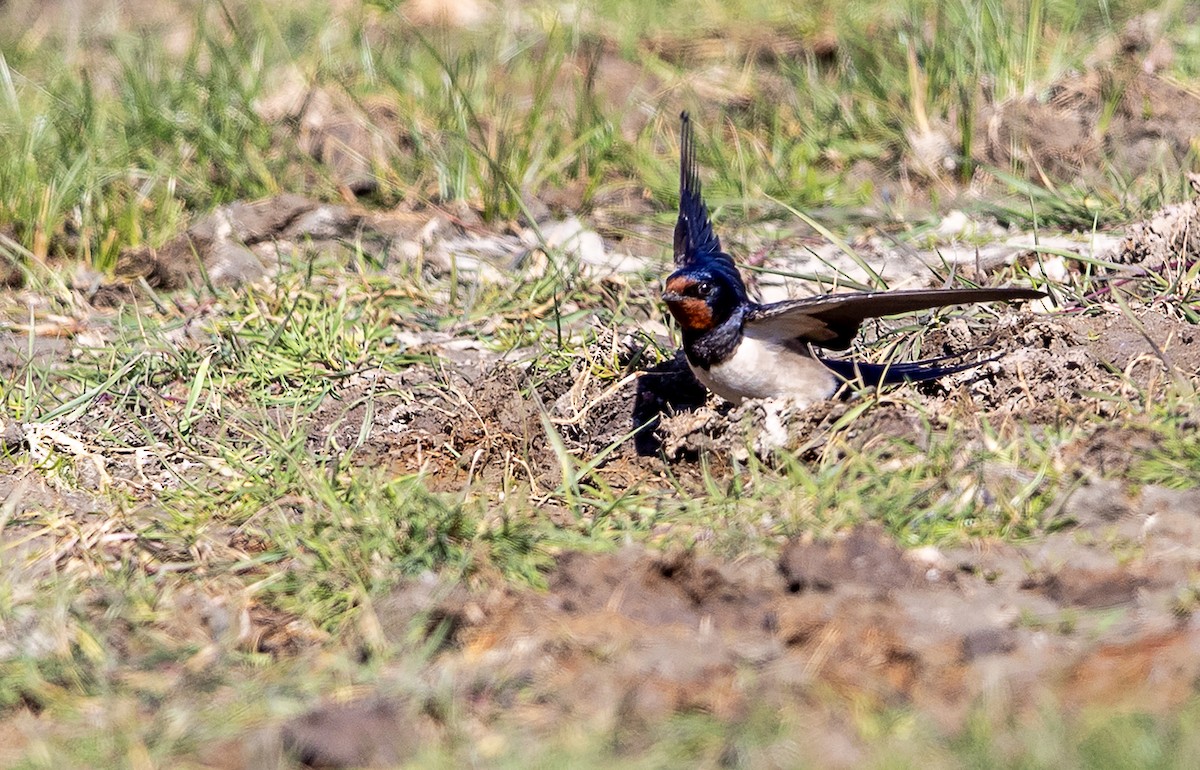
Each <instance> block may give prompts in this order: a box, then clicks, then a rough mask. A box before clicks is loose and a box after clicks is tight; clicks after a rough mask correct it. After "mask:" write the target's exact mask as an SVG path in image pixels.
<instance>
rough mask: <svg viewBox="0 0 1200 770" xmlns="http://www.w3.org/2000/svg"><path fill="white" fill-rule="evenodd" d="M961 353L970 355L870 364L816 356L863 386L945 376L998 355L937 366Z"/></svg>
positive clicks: (989, 361) (972, 366)
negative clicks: (980, 359)
mask: <svg viewBox="0 0 1200 770" xmlns="http://www.w3.org/2000/svg"><path fill="white" fill-rule="evenodd" d="M964 355H969V352H968V353H962V354H959V355H952V356H941V357H940V358H927V359H925V360H923V361H903V362H896V363H890V364H870V363H866V362H864V361H851V360H848V359H844V358H820V357H818V360H819V361H820V362H821V363H823V364H825V366H827V367H829V369H830V370H832V371H833V373H834V374H836V375H837V376H839V377H841V378H842V379H843V380H847V381H849V382H856V381H857V382H862V383H863V384H864V385H866V386H868V387H871V386H875V385H898V384H900V383H903V382H925V381H926V380H936V379H937V378H938V377H945V376H946V375H947V374H954V373H955V372H964V371H966V370H967V369H974V368H975V367H977V366H982V365H983V364H988V363H991V362H992V361H996V360H998V359H999V358H1000V356H999V355H995V356H992V357H991V358H985V359H983V360H982V361H970V362H967V363H961V364H954V365H952V366H940V365H939V364H941V362H943V361H947V360H950V359H953V358H962V356H964Z"/></svg>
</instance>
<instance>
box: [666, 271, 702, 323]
mask: <svg viewBox="0 0 1200 770" xmlns="http://www.w3.org/2000/svg"><path fill="white" fill-rule="evenodd" d="M684 280H686V279H684ZM667 288H668V290H670V291H678V289H673V288H671V287H670V285H669V284H668V286H667ZM667 307H669V308H670V309H671V315H673V316H675V320H676V321H679V325H680V326H682V327H683V329H684V331H689V332H706V331H708V330H709V329H711V328H713V313H712V308H711V307H709V306H708V303H707V302H705V301H704V300H702V299H698V298H696V297H687V298H685V299H681V300H676V301H675V302H668V303H667Z"/></svg>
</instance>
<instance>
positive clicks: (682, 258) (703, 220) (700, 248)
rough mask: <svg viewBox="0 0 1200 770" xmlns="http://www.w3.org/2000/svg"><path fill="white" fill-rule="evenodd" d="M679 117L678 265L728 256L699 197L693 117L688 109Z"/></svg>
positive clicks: (702, 200) (676, 257) (683, 265)
mask: <svg viewBox="0 0 1200 770" xmlns="http://www.w3.org/2000/svg"><path fill="white" fill-rule="evenodd" d="M679 119H680V121H681V124H682V126H681V129H680V135H679V219H678V220H677V221H676V222H675V266H676V267H691V266H692V265H695V264H702V263H704V262H706V261H708V260H711V259H714V258H724V259H729V257H728V256H726V255H725V254H723V253H722V252H721V241H720V240H719V239H718V238H717V234H716V233H715V232H713V226H712V222H710V221H709V219H708V208H707V207H705V205H704V199H703V198H702V197H700V177H699V176H698V175H697V174H696V146H695V143H694V141H693V139H692V120H691V118H689V117H688V114H687V113H686V112H685V113H683V114H682V115H680V116H679Z"/></svg>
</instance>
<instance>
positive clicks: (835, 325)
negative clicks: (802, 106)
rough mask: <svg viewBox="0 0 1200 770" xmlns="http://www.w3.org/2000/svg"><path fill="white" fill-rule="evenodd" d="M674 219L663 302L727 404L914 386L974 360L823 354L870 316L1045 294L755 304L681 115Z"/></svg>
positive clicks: (840, 345)
mask: <svg viewBox="0 0 1200 770" xmlns="http://www.w3.org/2000/svg"><path fill="white" fill-rule="evenodd" d="M680 120H681V123H682V126H681V131H680V161H679V218H678V220H677V221H676V223H675V233H674V267H675V270H674V272H672V273H671V274H670V275H669V276H668V277H667V280H666V282H665V284H664V290H663V293H662V298H663V300H664V301H665V302H666V304H667V308H668V309H669V310H670V312H671V315H672V316H674V317H675V320H676V321H677V322H678V324H679V327H680V330H681V332H682V340H683V351H684V354H685V357H686V358H687V363H688V367H689V368H690V369H691V370H692V373H693V374H694V375H695V376H696V379H698V380H699V381H700V382H701V383H703V384H704V386H705V387H707V388H708V389H709V390H710V391H712V392H713V393H716V394H717V395H718V396H720V397H721V398H723V399H725V400H726V401H730V402H732V403H734V404H740V403H742V402H744V401H747V400H750V399H789V400H791V401H792V402H795V403H796V404H797V405H799V406H801V407H804V406H808V405H811V404H813V403H816V402H817V401H823V400H825V399H828V398H830V397H832V396H833V395H834V394H835V393H836V392H837V391H838V389H839V388H840V387H841V386H842V385H843V383H845V382H846V381H848V380H852V379H856V378H857V379H861V380H862V382H863V383H864V384H866V385H887V384H897V383H902V382H920V381H924V380H931V379H936V378H938V377H943V376H945V375H947V374H953V373H954V372H959V371H963V370H965V369H970V368H972V367H974V366H978V365H979V364H980V363H984V362H977V363H965V364H956V365H953V366H943V365H940V364H941V363H942V362H944V361H945V360H946V359H947V358H951V357H950V356H947V357H943V358H934V359H926V360H922V361H911V362H902V363H891V364H875V363H868V362H860V361H854V360H848V359H832V358H826V357H824V356H822V355H819V354H818V353H817V352H816V350H815V349H816V348H823V349H825V350H835V351H840V350H846V349H847V348H849V347H850V344H851V343H852V342H853V341H854V338H855V336H856V335H857V334H858V330H859V327H860V326H861V325H862V322H863V321H864V320H866V319H868V318H877V317H880V316H887V315H895V314H898V313H910V312H914V311H919V310H931V309H933V308H939V307H944V306H946V305H959V304H969V303H975V302H995V301H1002V302H1011V301H1013V300H1021V299H1037V298H1039V297H1044V296H1046V295H1045V293H1044V292H1041V291H1037V290H1035V289H1028V288H1020V287H1011V288H961V289H954V288H947V289H902V290H893V291H866V292H853V293H836V294H824V295H821V296H816V297H808V298H804V299H789V300H784V301H782V302H773V303H770V304H760V303H757V302H755V301H753V300H752V299H750V297H749V295H748V294H747V292H746V284H745V283H744V282H743V280H742V276H741V273H740V272H739V271H738V268H737V265H736V264H735V263H734V261H733V257H731V256H730V255H729V254H727V253H726V252H725V251H723V250H722V249H721V241H720V239H719V238H718V237H717V234H716V231H715V230H714V229H713V225H712V221H711V220H710V219H709V215H708V208H707V207H706V206H705V203H704V199H703V197H702V196H701V189H700V178H699V176H698V173H697V170H696V148H695V143H694V140H693V137H692V122H691V119H690V118H689V116H688V113H687V112H684V113H683V114H682V115H680Z"/></svg>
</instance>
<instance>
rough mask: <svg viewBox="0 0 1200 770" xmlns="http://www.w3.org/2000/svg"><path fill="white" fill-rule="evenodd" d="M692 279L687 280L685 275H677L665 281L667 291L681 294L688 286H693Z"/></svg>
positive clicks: (693, 280) (693, 281)
mask: <svg viewBox="0 0 1200 770" xmlns="http://www.w3.org/2000/svg"><path fill="white" fill-rule="evenodd" d="M695 283H696V281H695V279H693V278H688V277H687V276H686V275H677V276H675V277H674V278H671V279H669V280H668V281H667V291H673V292H675V293H676V294H683V293H684V292H685V291H687V290H688V287H689V286H692V285H693V284H695Z"/></svg>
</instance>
